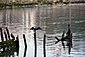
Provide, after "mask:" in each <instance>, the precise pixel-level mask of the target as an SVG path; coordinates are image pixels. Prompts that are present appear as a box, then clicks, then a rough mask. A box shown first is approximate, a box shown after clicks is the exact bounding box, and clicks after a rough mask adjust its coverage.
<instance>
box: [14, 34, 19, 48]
mask: <svg viewBox="0 0 85 57" xmlns="http://www.w3.org/2000/svg"><path fill="white" fill-rule="evenodd" d="M15 42H16V48H19V37H18V35H17V37H16V41H15Z"/></svg>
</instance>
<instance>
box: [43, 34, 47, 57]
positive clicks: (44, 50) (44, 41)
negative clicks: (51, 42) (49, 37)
mask: <svg viewBox="0 0 85 57" xmlns="http://www.w3.org/2000/svg"><path fill="white" fill-rule="evenodd" d="M43 53H44V57H46V35H45V34H44V39H43Z"/></svg>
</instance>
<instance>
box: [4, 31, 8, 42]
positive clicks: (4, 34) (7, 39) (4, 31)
mask: <svg viewBox="0 0 85 57" xmlns="http://www.w3.org/2000/svg"><path fill="white" fill-rule="evenodd" d="M4 36H5V38H6V41H7V40H8V39H7V34H6V32H5V31H4Z"/></svg>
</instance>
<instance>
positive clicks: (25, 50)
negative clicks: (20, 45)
mask: <svg viewBox="0 0 85 57" xmlns="http://www.w3.org/2000/svg"><path fill="white" fill-rule="evenodd" d="M23 39H24V44H25V50H24V56H23V57H25V56H26V51H27V43H26V37H25V34H23Z"/></svg>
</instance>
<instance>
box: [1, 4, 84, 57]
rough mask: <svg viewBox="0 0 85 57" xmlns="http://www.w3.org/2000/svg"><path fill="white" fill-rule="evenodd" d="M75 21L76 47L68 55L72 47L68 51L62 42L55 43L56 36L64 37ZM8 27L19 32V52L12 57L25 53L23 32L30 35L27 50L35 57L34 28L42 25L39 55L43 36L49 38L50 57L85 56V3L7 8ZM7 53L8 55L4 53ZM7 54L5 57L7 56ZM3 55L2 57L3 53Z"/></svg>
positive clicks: (4, 20) (3, 18)
mask: <svg viewBox="0 0 85 57" xmlns="http://www.w3.org/2000/svg"><path fill="white" fill-rule="evenodd" d="M69 22H70V23H71V30H72V33H73V48H72V51H71V54H70V55H69V54H68V48H67V47H66V48H65V50H64V49H63V47H62V44H61V42H59V43H58V44H55V42H56V39H55V36H57V37H58V38H61V36H62V33H63V31H64V30H65V32H66V31H67V24H68V23H69ZM6 26H7V27H8V28H9V30H10V32H11V33H13V34H14V35H15V36H16V35H17V34H18V35H19V43H20V48H19V55H18V56H17V55H16V52H14V55H10V56H11V57H23V56H24V49H25V47H24V41H23V37H22V35H23V34H26V40H27V51H26V54H25V55H26V57H34V38H33V37H34V36H33V31H31V30H30V28H31V27H33V26H35V27H37V26H40V27H41V28H42V29H43V31H40V30H39V31H37V43H38V47H37V48H38V53H37V57H43V36H44V34H46V35H47V38H46V56H47V57H84V56H85V4H72V5H71V20H70V5H54V6H41V7H33V8H20V9H4V10H0V27H2V28H3V29H4V27H6ZM4 56H5V55H4ZM4 56H3V57H4ZM0 57H1V56H0Z"/></svg>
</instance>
